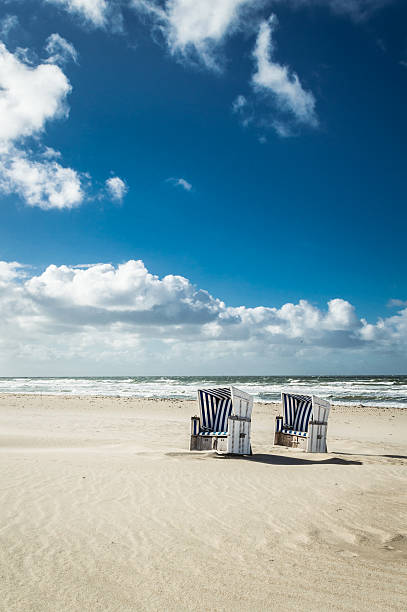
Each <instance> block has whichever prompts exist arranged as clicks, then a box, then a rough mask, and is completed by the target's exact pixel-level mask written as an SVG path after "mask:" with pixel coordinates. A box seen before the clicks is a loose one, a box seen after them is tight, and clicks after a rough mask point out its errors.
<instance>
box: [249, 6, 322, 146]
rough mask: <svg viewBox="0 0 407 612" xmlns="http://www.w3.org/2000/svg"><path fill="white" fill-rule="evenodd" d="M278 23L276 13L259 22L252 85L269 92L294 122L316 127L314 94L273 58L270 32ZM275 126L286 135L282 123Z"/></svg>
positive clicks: (279, 107)
mask: <svg viewBox="0 0 407 612" xmlns="http://www.w3.org/2000/svg"><path fill="white" fill-rule="evenodd" d="M277 23H278V22H277V18H276V16H275V15H272V16H271V17H270V18H269V19H268V21H263V22H262V23H261V24H260V28H259V32H258V36H257V40H256V45H255V49H254V52H253V57H254V59H255V62H256V71H255V73H254V74H253V76H252V85H253V88H254V89H255V91H256V92H258V93H260V94H263V95H264V94H266V95H270V96H271V98H272V100H273V101H274V103H275V104H276V106H277V108H278V109H279V110H280V111H282V112H283V113H288V114H289V115H290V116H293V118H294V119H295V120H296V121H297V122H299V123H303V124H307V125H310V126H313V127H315V126H317V125H318V119H317V116H316V113H315V98H314V96H313V94H312V93H311V92H309V91H306V90H305V89H304V88H303V86H302V85H301V83H300V80H299V78H298V76H297V74H296V73H295V72H291V71H290V69H289V68H288V67H287V66H283V65H281V64H278V63H277V62H274V61H273V59H272V56H273V53H274V50H275V48H274V45H273V41H272V34H273V32H274V30H275V28H276V27H277ZM276 125H277V126H279V129H277V127H276ZM276 125H275V127H276V129H277V131H278V132H279V133H280V135H285V134H283V133H282V129H281V126H282V125H284V124H283V122H279V123H278V124H276Z"/></svg>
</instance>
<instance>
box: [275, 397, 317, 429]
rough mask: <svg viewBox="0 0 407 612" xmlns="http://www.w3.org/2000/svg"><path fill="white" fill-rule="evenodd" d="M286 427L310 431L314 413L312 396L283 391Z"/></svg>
mask: <svg viewBox="0 0 407 612" xmlns="http://www.w3.org/2000/svg"><path fill="white" fill-rule="evenodd" d="M282 399H283V411H284V428H285V429H286V430H295V431H300V432H307V431H308V423H309V420H310V417H311V413H312V398H311V397H310V396H309V395H292V394H290V393H283V394H282Z"/></svg>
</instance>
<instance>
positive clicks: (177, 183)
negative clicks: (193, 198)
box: [167, 177, 192, 191]
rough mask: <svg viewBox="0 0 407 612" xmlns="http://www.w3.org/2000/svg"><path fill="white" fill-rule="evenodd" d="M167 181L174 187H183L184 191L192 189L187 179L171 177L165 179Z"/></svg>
mask: <svg viewBox="0 0 407 612" xmlns="http://www.w3.org/2000/svg"><path fill="white" fill-rule="evenodd" d="M167 183H171V184H172V185H174V187H181V189H184V190H185V191H191V189H192V185H191V183H188V181H187V180H185V179H184V178H174V177H171V178H169V179H167Z"/></svg>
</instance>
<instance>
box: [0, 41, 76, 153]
mask: <svg viewBox="0 0 407 612" xmlns="http://www.w3.org/2000/svg"><path fill="white" fill-rule="evenodd" d="M0 88H1V96H0V115H1V117H2V120H1V122H0V142H3V143H4V142H5V141H12V140H18V139H21V138H24V137H27V136H32V135H35V134H37V133H39V132H41V131H42V130H43V129H44V127H45V124H46V122H47V121H49V120H50V119H55V118H57V117H61V116H64V115H66V114H67V106H66V98H67V95H68V94H69V93H70V91H71V85H70V83H69V81H68V79H67V78H66V76H65V74H64V73H63V72H62V70H61V69H60V68H59V67H58V66H55V65H52V64H40V65H39V66H36V67H32V66H30V65H28V64H26V63H24V62H23V61H21V60H19V59H18V58H17V57H16V56H15V55H14V54H13V53H10V52H9V51H8V50H7V48H6V46H5V45H4V44H3V43H0Z"/></svg>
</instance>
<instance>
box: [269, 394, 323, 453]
mask: <svg viewBox="0 0 407 612" xmlns="http://www.w3.org/2000/svg"><path fill="white" fill-rule="evenodd" d="M281 405H282V409H283V416H278V417H276V428H275V434H274V444H277V445H280V446H291V447H294V448H302V449H304V450H305V451H306V452H307V453H326V452H327V449H326V431H327V427H328V416H329V411H330V410H331V404H330V403H329V402H328V401H326V400H324V399H321V398H320V397H317V396H316V395H298V394H294V393H286V392H284V391H283V392H282V393H281Z"/></svg>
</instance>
